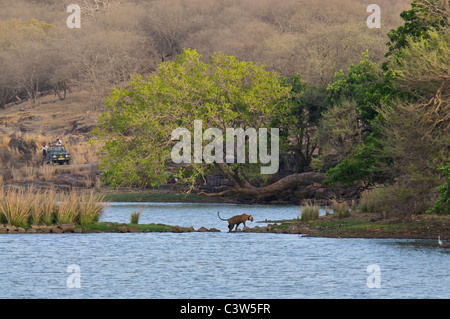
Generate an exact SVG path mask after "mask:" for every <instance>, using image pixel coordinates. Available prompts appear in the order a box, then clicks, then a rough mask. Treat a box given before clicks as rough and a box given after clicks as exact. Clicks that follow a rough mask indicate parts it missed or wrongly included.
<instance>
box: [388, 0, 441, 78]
mask: <svg viewBox="0 0 450 319" xmlns="http://www.w3.org/2000/svg"><path fill="white" fill-rule="evenodd" d="M400 16H401V17H402V19H403V20H404V21H405V22H404V24H403V25H401V26H399V27H398V28H396V29H393V30H391V31H389V32H388V34H387V35H388V37H389V42H388V43H387V45H388V46H389V50H388V52H387V53H386V56H387V57H391V56H394V59H395V56H396V55H398V52H399V50H400V49H401V48H404V47H406V46H407V44H408V43H409V41H410V40H411V39H417V38H420V37H423V36H425V37H426V36H427V31H429V30H431V29H436V30H442V29H445V28H448V27H449V26H450V20H449V18H450V6H449V1H448V0H414V1H413V2H412V3H411V9H410V10H407V11H403V12H402V13H401V14H400ZM387 64H388V63H385V64H384V65H383V67H384V68H385V69H386V68H387Z"/></svg>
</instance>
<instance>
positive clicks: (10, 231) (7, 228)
mask: <svg viewBox="0 0 450 319" xmlns="http://www.w3.org/2000/svg"><path fill="white" fill-rule="evenodd" d="M6 230H7V231H8V233H14V232H15V231H17V227H16V226H13V225H6Z"/></svg>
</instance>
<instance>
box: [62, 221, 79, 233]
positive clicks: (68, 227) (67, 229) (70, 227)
mask: <svg viewBox="0 0 450 319" xmlns="http://www.w3.org/2000/svg"><path fill="white" fill-rule="evenodd" d="M58 227H59V228H61V230H62V232H63V233H73V231H74V230H75V224H74V223H67V224H62V225H60V226H58Z"/></svg>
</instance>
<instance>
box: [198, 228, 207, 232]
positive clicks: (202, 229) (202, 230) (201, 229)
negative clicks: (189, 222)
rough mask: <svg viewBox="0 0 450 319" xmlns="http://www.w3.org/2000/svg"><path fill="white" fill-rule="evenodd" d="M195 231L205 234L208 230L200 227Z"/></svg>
mask: <svg viewBox="0 0 450 319" xmlns="http://www.w3.org/2000/svg"><path fill="white" fill-rule="evenodd" d="M197 231H198V232H205V231H208V229H207V228H205V227H200V228H199V229H197Z"/></svg>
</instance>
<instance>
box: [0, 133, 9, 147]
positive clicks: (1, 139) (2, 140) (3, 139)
mask: <svg viewBox="0 0 450 319" xmlns="http://www.w3.org/2000/svg"><path fill="white" fill-rule="evenodd" d="M10 141H11V137H10V136H9V135H6V134H1V135H0V147H8V145H9V142H10Z"/></svg>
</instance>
